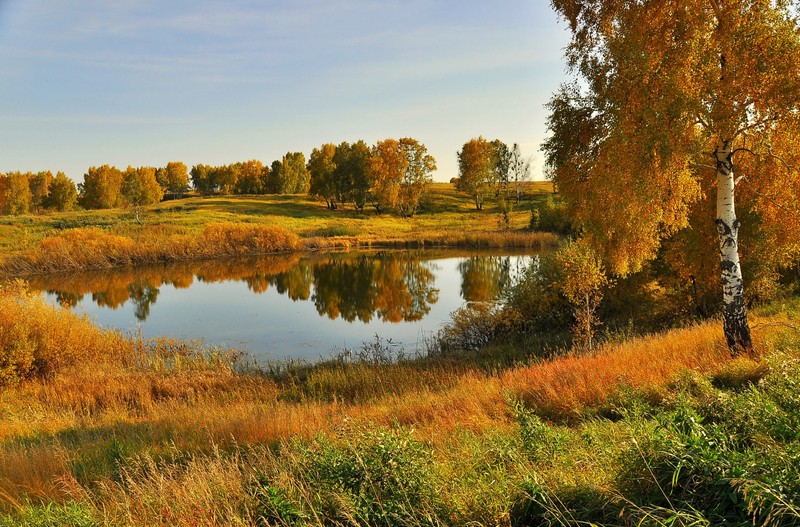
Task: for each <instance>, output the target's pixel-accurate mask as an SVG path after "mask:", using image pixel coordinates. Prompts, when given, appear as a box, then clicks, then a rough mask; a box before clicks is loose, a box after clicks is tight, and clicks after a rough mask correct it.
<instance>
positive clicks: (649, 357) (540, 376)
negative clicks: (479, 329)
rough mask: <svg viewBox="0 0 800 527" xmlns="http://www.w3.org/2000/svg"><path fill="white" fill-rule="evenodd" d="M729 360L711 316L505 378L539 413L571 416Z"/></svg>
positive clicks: (554, 417) (558, 417) (560, 418)
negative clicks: (624, 393)
mask: <svg viewBox="0 0 800 527" xmlns="http://www.w3.org/2000/svg"><path fill="white" fill-rule="evenodd" d="M730 360H731V357H730V353H729V352H728V350H727V347H726V346H725V344H724V340H723V335H722V330H721V328H720V324H719V322H718V321H710V322H705V323H701V324H698V325H695V326H691V327H688V328H685V329H677V330H673V331H669V332H667V333H664V334H659V335H652V336H647V337H641V338H635V339H632V340H630V341H627V342H624V343H621V344H619V343H614V344H606V345H603V346H601V347H600V348H599V349H597V350H596V351H595V352H594V353H592V354H588V355H587V354H571V355H569V356H567V357H563V358H559V359H555V360H552V361H549V362H545V363H542V364H538V365H535V366H530V367H527V368H519V369H515V370H512V371H509V372H507V373H506V374H504V375H503V383H504V385H505V386H507V387H508V388H509V389H510V390H511V391H512V392H513V393H514V394H515V395H517V396H519V397H522V398H523V399H524V400H525V401H526V402H527V403H528V404H529V405H531V406H532V407H533V408H535V409H536V411H537V413H539V414H540V415H542V416H544V417H546V418H548V419H552V420H555V421H564V420H567V421H569V420H575V419H578V418H580V417H582V416H583V415H584V414H585V413H586V412H587V411H596V410H597V409H598V408H600V407H602V406H604V405H606V404H607V403H609V402H612V399H613V397H614V396H616V395H618V393H619V391H620V389H628V388H631V389H634V390H639V391H643V392H651V393H652V394H656V393H657V392H658V391H659V390H661V389H662V388H663V387H664V386H666V384H667V383H669V382H670V381H672V380H674V379H675V378H676V376H677V375H678V374H679V373H680V372H681V371H683V370H686V369H691V370H697V371H700V372H711V371H715V370H717V369H719V368H720V367H721V366H722V365H724V364H726V363H727V362H729V361H730Z"/></svg>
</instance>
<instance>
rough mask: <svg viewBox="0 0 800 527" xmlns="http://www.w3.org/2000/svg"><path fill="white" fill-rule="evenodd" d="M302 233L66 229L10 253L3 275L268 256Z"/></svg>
mask: <svg viewBox="0 0 800 527" xmlns="http://www.w3.org/2000/svg"><path fill="white" fill-rule="evenodd" d="M299 248H300V240H299V238H298V237H297V236H296V235H294V234H292V233H290V232H288V231H287V230H285V229H283V228H280V227H274V226H270V225H252V224H235V223H232V224H217V223H212V224H209V225H206V226H205V227H204V228H203V230H202V231H201V232H200V233H199V234H197V235H192V234H183V235H181V234H169V233H168V234H166V235H162V234H159V231H154V232H153V233H152V236H150V237H147V238H144V239H140V240H138V241H135V240H133V239H132V238H129V237H126V236H121V235H118V234H111V233H108V232H106V231H104V230H101V229H97V228H81V229H72V230H68V231H65V232H64V233H62V234H60V235H58V236H54V237H51V238H45V239H44V240H42V241H41V242H39V243H38V244H36V245H35V246H34V247H32V248H31V249H30V250H29V251H27V252H25V253H24V254H22V255H18V256H6V257H5V258H4V259H3V260H2V261H0V274H6V275H27V274H34V273H52V272H59V271H76V270H81V269H109V268H112V267H119V266H133V265H141V264H151V263H157V262H174V261H183V260H196V259H204V258H219V257H228V256H247V255H263V254H272V253H280V252H290V251H296V250H298V249H299Z"/></svg>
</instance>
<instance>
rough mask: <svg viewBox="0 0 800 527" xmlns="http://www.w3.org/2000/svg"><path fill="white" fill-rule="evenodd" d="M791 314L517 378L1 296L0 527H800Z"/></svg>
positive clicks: (546, 365)
mask: <svg viewBox="0 0 800 527" xmlns="http://www.w3.org/2000/svg"><path fill="white" fill-rule="evenodd" d="M796 313H797V306H796V305H794V304H792V303H791V302H789V303H788V304H784V305H783V307H781V308H779V309H774V308H773V309H771V310H770V311H769V312H768V315H763V316H761V317H759V318H758V319H757V322H756V324H757V325H756V326H755V327H756V330H755V335H756V343H757V347H756V350H755V352H754V354H753V355H751V356H740V357H737V358H731V356H730V354H729V353H728V352H727V350H726V348H725V343H724V339H723V336H722V332H721V330H720V329H719V327H718V323H717V322H716V321H711V322H705V323H698V324H694V325H690V326H687V327H685V328H679V329H674V330H671V331H667V332H664V333H661V334H657V335H650V336H644V337H637V338H630V339H628V340H626V341H625V342H620V343H606V344H601V345H598V346H597V347H595V348H594V349H593V351H592V352H591V353H585V352H583V353H580V352H577V351H576V352H569V353H568V352H556V353H552V352H551V353H550V356H551V358H550V359H548V360H543V359H541V358H537V355H541V354H542V353H541V350H539V351H537V350H529V354H528V355H527V357H528V358H527V359H526V358H524V357H520V358H519V360H517V361H516V362H514V364H513V365H511V366H505V367H498V366H497V365H496V364H495V365H490V366H486V365H484V364H482V363H481V361H480V360H470V359H469V357H462V358H460V359H459V360H455V359H454V358H453V357H452V355H451V354H452V350H450V351H449V352H448V354H438V355H437V352H436V351H434V350H432V351H431V354H430V356H426V357H416V358H408V357H403V356H400V357H397V356H393V357H392V356H391V354H390V353H389V352H388V351H387V350H386V349H385V347H384V346H383V345H382V344H381V342H380V341H379V340H377V341H376V342H375V343H372V344H370V345H365V346H364V348H363V349H362V350H361V351H360V352H358V353H355V354H352V355H348V357H354V358H348V359H347V360H345V358H344V356H343V357H340V358H338V359H332V360H330V361H327V362H322V363H320V364H316V365H302V364H282V365H272V366H269V365H262V366H260V367H256V366H254V365H252V364H250V363H249V362H248V361H247V360H246V359H244V358H243V357H242V356H241V354H240V353H238V352H236V351H235V350H228V349H217V348H213V347H208V346H204V345H203V344H201V343H195V342H184V341H172V340H164V339H158V340H153V341H142V340H139V339H136V338H130V337H126V336H123V335H120V334H117V333H113V332H108V331H104V330H100V329H98V328H96V327H94V326H93V325H92V324H91V323H90V322H89V321H87V320H86V319H85V318H81V317H79V316H76V315H74V314H71V313H69V312H67V311H64V310H60V309H58V308H54V307H52V306H49V305H48V304H46V303H45V302H44V301H43V300H42V299H41V297H39V296H37V295H32V294H30V293H28V292H27V291H26V288H25V286H24V284H23V283H20V282H16V283H12V284H8V285H5V286H3V288H2V290H0V320H2V326H1V327H2V328H3V331H2V332H1V333H0V353H1V354H2V356H0V383H2V388H0V390H1V391H0V415H2V416H3V419H2V421H0V441H2V446H1V447H0V461H1V462H0V511H1V512H0V525H23V526H34V525H35V526H44V525H76V526H97V525H131V526H151V525H185V526H189V525H588V524H593V525H719V524H726V525H775V526H778V525H781V526H782V525H798V523H800V514H798V506H799V504H800V499H799V497H800V487H798V484H799V483H798V482H800V472H798V471H799V470H800V437H798V434H799V432H798V431H800V399H798V397H800V395H799V394H800V390H799V389H798V387H800V347H798V344H797V341H798V339H797V338H796V336H797V335H796V333H795V332H794V330H790V329H787V326H792V327H793V326H795V325H796V323H795V321H796V318H797V316H796Z"/></svg>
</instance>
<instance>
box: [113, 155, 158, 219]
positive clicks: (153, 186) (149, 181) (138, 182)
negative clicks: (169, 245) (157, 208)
mask: <svg viewBox="0 0 800 527" xmlns="http://www.w3.org/2000/svg"><path fill="white" fill-rule="evenodd" d="M121 192H122V196H123V198H124V199H125V201H126V202H127V203H128V204H130V205H131V206H132V207H133V208H134V212H135V215H136V221H137V222H138V221H140V220H139V210H140V209H141V207H143V206H144V205H150V204H153V203H158V202H159V201H161V198H162V197H163V196H164V190H163V189H162V188H161V185H159V184H158V180H156V169H155V168H152V167H140V168H133V167H128V169H127V170H126V171H125V174H124V175H123V180H122V187H121Z"/></svg>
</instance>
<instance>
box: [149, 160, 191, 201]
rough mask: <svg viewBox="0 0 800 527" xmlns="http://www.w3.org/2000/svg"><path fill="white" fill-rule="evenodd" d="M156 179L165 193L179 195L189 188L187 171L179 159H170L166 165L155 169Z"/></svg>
mask: <svg viewBox="0 0 800 527" xmlns="http://www.w3.org/2000/svg"><path fill="white" fill-rule="evenodd" d="M156 180H158V184H159V185H161V188H162V189H164V194H165V195H166V194H171V195H173V196H179V195H181V194H183V193H184V192H186V189H188V188H189V172H188V169H187V168H186V165H185V164H183V163H182V162H180V161H170V162H169V163H167V166H166V167H164V168H159V169H158V170H156Z"/></svg>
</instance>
